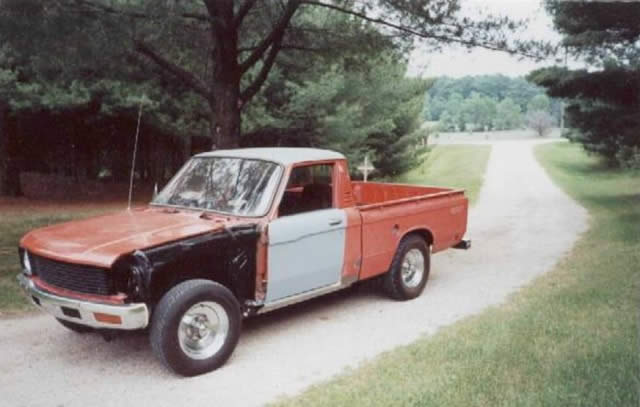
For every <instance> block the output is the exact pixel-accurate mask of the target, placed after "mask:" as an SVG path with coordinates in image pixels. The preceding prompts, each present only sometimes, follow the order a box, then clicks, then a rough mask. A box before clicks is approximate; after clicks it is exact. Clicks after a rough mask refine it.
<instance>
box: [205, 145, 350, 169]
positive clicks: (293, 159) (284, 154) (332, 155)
mask: <svg viewBox="0 0 640 407" xmlns="http://www.w3.org/2000/svg"><path fill="white" fill-rule="evenodd" d="M196 157H238V158H251V159H258V160H265V161H273V162H276V163H279V164H283V165H290V164H295V163H299V162H303V161H321V160H341V159H344V158H345V157H344V155H342V154H340V153H337V152H335V151H331V150H322V149H319V148H294V147H265V148H238V149H233V150H216V151H209V152H206V153H201V154H198V155H196Z"/></svg>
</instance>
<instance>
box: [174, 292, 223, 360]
mask: <svg viewBox="0 0 640 407" xmlns="http://www.w3.org/2000/svg"><path fill="white" fill-rule="evenodd" d="M228 334H229V316H228V315H227V312H226V311H225V310H224V308H223V307H222V305H220V304H218V303H217V302H213V301H203V302H199V303H196V304H194V305H193V306H192V307H191V308H189V309H188V310H187V312H185V313H184V315H183V316H182V319H181V320H180V325H179V326H178V342H179V343H180V348H181V349H182V351H183V352H184V353H185V354H187V356H189V357H190V358H192V359H206V358H209V357H211V356H213V355H215V354H216V352H218V351H219V350H220V349H221V348H222V346H223V345H224V343H225V341H226V339H227V335H228Z"/></svg>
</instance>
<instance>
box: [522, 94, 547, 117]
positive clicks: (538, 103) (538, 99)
mask: <svg viewBox="0 0 640 407" xmlns="http://www.w3.org/2000/svg"><path fill="white" fill-rule="evenodd" d="M550 109H551V101H550V100H549V98H548V97H547V96H546V95H543V94H540V95H536V96H534V97H533V98H532V99H531V101H529V103H528V104H527V112H547V113H548V112H549V110H550Z"/></svg>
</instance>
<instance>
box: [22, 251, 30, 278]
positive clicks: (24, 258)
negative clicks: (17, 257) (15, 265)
mask: <svg viewBox="0 0 640 407" xmlns="http://www.w3.org/2000/svg"><path fill="white" fill-rule="evenodd" d="M22 264H23V266H24V272H25V274H26V275H29V276H30V275H31V274H32V271H31V261H30V260H29V253H28V252H27V251H26V250H25V251H24V254H23V255H22Z"/></svg>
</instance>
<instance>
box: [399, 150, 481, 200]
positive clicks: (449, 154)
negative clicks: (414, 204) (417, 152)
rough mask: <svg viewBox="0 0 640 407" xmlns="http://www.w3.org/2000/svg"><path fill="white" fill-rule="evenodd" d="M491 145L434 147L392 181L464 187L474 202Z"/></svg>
mask: <svg viewBox="0 0 640 407" xmlns="http://www.w3.org/2000/svg"><path fill="white" fill-rule="evenodd" d="M490 152H491V147H490V146H480V145H449V146H447V145H443V146H436V147H434V148H433V150H431V151H430V152H429V153H428V154H426V159H425V160H424V162H423V163H422V164H421V165H420V166H419V167H417V168H415V169H413V170H411V171H409V172H407V173H406V174H403V175H401V176H399V177H397V178H396V179H395V180H394V181H395V182H402V183H408V184H421V185H437V186H446V187H457V188H464V189H466V190H467V197H468V198H469V200H470V201H471V203H473V202H475V200H476V199H477V197H478V192H479V191H480V186H482V179H483V177H484V173H485V170H486V169H487V161H488V160H489V153H490Z"/></svg>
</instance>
